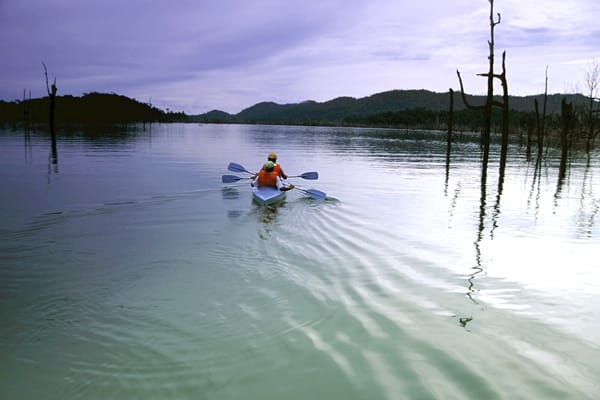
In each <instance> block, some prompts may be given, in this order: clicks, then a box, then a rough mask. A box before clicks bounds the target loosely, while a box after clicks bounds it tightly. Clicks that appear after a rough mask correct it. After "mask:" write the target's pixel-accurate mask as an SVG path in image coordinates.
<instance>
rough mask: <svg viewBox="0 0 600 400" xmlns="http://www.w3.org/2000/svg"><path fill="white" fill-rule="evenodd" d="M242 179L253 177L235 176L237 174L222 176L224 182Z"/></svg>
mask: <svg viewBox="0 0 600 400" xmlns="http://www.w3.org/2000/svg"><path fill="white" fill-rule="evenodd" d="M240 179H251V178H250V177H247V178H240V177H239V176H235V175H223V176H222V177H221V182H223V183H232V182H237V181H239V180H240Z"/></svg>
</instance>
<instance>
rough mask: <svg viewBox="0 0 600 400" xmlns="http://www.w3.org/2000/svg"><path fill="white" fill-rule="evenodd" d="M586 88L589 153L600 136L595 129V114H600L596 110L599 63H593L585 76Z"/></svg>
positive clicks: (599, 76)
mask: <svg viewBox="0 0 600 400" xmlns="http://www.w3.org/2000/svg"><path fill="white" fill-rule="evenodd" d="M585 86H586V88H587V90H588V93H589V108H588V115H587V118H588V124H589V127H588V129H589V131H588V137H587V140H586V150H587V151H588V153H589V152H590V150H591V149H592V147H593V143H594V140H595V139H596V135H597V134H598V133H597V132H596V129H595V118H594V114H596V113H598V112H600V110H594V105H595V103H596V102H597V100H598V99H597V98H596V91H597V90H598V86H600V65H599V64H598V62H597V61H593V62H592V64H591V66H590V70H589V71H587V72H586V74H585Z"/></svg>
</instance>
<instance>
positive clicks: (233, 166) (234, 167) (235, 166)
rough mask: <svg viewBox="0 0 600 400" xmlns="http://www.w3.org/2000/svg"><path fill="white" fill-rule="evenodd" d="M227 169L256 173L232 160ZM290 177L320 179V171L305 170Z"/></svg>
mask: <svg viewBox="0 0 600 400" xmlns="http://www.w3.org/2000/svg"><path fill="white" fill-rule="evenodd" d="M227 169H228V170H229V171H232V172H246V173H248V174H252V175H254V172H250V171H248V170H247V169H246V168H244V166H243V165H241V164H238V163H234V162H230V163H229V165H228V166H227ZM288 178H302V179H309V180H315V179H319V173H318V172H315V171H311V172H305V173H303V174H301V175H294V176H288Z"/></svg>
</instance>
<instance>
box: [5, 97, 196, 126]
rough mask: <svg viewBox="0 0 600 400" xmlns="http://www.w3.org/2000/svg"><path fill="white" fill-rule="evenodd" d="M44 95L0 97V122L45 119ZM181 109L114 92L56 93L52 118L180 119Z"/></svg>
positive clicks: (75, 120) (70, 120) (111, 120)
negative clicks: (20, 98) (15, 98)
mask: <svg viewBox="0 0 600 400" xmlns="http://www.w3.org/2000/svg"><path fill="white" fill-rule="evenodd" d="M48 104H49V100H48V98H47V97H45V98H38V99H30V100H24V101H14V102H5V101H0V122H4V123H6V122H9V123H17V122H22V121H24V120H26V121H28V122H32V123H46V122H47V121H48ZM184 118H185V115H184V114H183V113H165V112H164V111H162V110H160V109H158V108H156V107H153V106H151V105H149V104H145V103H140V102H138V101H137V100H133V99H130V98H128V97H125V96H121V95H117V94H114V93H110V94H107V93H95V92H94V93H87V94H85V95H83V96H81V97H75V96H70V95H65V96H57V97H56V109H55V120H56V122H57V123H58V124H63V123H66V124H73V123H133V122H152V121H171V120H182V119H184Z"/></svg>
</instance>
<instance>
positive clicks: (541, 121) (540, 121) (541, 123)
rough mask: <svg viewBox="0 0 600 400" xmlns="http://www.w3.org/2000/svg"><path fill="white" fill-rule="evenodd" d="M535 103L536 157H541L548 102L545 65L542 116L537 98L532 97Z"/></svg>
mask: <svg viewBox="0 0 600 400" xmlns="http://www.w3.org/2000/svg"><path fill="white" fill-rule="evenodd" d="M533 102H534V105H535V120H536V124H537V147H538V155H537V156H538V159H540V158H541V157H542V152H543V151H544V140H545V137H546V109H547V104H548V67H546V83H545V86H544V108H543V111H542V117H541V118H540V110H539V105H538V101H537V99H534V101H533Z"/></svg>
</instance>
